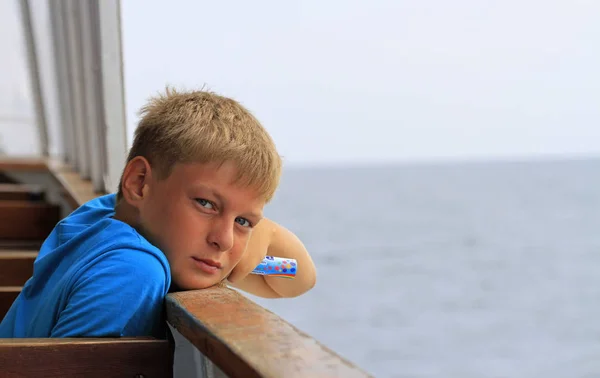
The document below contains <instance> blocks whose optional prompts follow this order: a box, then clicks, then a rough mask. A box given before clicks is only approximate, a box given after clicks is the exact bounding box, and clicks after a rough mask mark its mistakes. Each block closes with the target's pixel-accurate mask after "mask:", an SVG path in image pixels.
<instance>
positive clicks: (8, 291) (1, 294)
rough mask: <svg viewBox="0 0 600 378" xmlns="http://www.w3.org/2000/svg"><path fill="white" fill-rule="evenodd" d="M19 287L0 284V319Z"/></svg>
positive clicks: (17, 293)
mask: <svg viewBox="0 0 600 378" xmlns="http://www.w3.org/2000/svg"><path fill="white" fill-rule="evenodd" d="M21 289H22V288H21V287H20V286H0V319H3V318H4V315H6V313H7V312H8V310H9V309H10V306H12V303H13V302H14V301H15V299H16V298H17V296H18V295H19V293H20V292H21ZM0 366H2V365H0Z"/></svg>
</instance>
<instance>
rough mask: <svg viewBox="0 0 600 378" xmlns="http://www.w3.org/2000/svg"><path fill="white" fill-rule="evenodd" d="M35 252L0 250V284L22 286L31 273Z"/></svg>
mask: <svg viewBox="0 0 600 378" xmlns="http://www.w3.org/2000/svg"><path fill="white" fill-rule="evenodd" d="M37 255H38V254H37V252H27V251H14V250H9V251H2V250H0V286H23V285H25V282H27V280H28V279H29V278H30V277H31V276H32V275H33V263H34V262H35V258H36V257H37Z"/></svg>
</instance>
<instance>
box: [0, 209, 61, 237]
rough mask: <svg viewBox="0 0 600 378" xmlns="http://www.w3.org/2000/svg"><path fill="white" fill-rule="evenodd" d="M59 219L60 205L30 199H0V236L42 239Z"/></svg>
mask: <svg viewBox="0 0 600 378" xmlns="http://www.w3.org/2000/svg"><path fill="white" fill-rule="evenodd" d="M59 220H60V207H59V206H57V205H51V204H47V203H43V202H42V203H38V202H30V201H0V238H1V239H12V240H42V239H45V238H46V237H47V236H48V234H50V232H51V231H52V229H53V228H54V226H55V225H56V223H57V222H58V221H59Z"/></svg>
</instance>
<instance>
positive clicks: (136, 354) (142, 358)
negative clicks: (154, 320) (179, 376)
mask: <svg viewBox="0 0 600 378" xmlns="http://www.w3.org/2000/svg"><path fill="white" fill-rule="evenodd" d="M0 366H1V367H2V374H1V375H2V377H6V378H17V377H18V378H25V377H36V378H37V377H40V378H51V377H57V378H58V377H86V378H105V377H131V378H135V377H140V376H142V377H144V378H154V377H156V378H163V377H172V376H173V350H172V347H171V345H170V344H169V342H168V341H167V340H156V339H144V338H133V339H0Z"/></svg>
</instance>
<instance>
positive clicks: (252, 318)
mask: <svg viewBox="0 0 600 378" xmlns="http://www.w3.org/2000/svg"><path fill="white" fill-rule="evenodd" d="M166 306H167V317H168V321H169V323H170V324H171V325H172V326H173V327H175V328H176V329H177V330H178V331H179V332H180V333H181V334H182V335H183V336H185V337H186V338H187V339H188V340H190V341H191V342H192V344H194V345H195V346H196V348H198V350H200V351H201V352H202V353H203V354H204V355H205V356H207V357H208V358H209V359H210V360H211V361H213V362H214V363H215V364H216V365H217V366H218V367H219V368H220V369H221V370H223V372H225V373H226V374H227V375H228V376H230V377H232V378H238V377H239V378H242V377H243V378H253V377H262V378H264V377H273V378H280V377H286V378H294V377H302V378H308V377H311V378H317V377H344V378H352V377H361V378H362V377H369V375H368V374H367V373H366V372H364V371H362V370H360V369H359V368H358V367H356V366H354V365H352V364H351V363H350V362H348V361H347V360H345V359H343V358H342V357H340V356H338V355H337V354H335V353H334V352H333V351H331V350H330V349H328V348H326V347H325V346H323V345H322V344H320V343H319V342H317V341H316V340H314V339H313V338H311V337H310V336H308V335H306V334H305V333H303V332H302V331H300V330H298V329H296V328H295V327H293V326H292V325H290V324H289V323H287V322H286V321H284V320H283V319H282V318H280V317H278V316H277V315H275V314H273V313H272V312H270V311H268V310H266V309H264V308H263V307H261V306H259V305H257V304H256V303H254V302H252V301H251V300H249V299H247V298H246V297H244V296H243V295H241V294H240V293H238V292H236V291H235V290H232V289H229V288H223V287H217V288H210V289H205V290H196V291H187V292H177V293H172V294H169V295H168V297H167V301H166Z"/></svg>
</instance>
